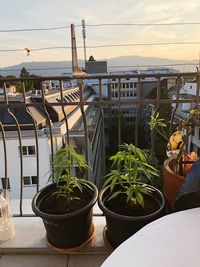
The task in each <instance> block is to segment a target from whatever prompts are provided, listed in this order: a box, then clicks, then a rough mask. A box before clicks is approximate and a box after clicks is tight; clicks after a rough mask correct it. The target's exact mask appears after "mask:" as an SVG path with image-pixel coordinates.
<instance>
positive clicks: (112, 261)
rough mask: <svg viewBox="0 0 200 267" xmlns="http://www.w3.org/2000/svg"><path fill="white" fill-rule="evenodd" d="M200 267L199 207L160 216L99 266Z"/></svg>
mask: <svg viewBox="0 0 200 267" xmlns="http://www.w3.org/2000/svg"><path fill="white" fill-rule="evenodd" d="M123 266H124V267H128V266H133V267H200V208H195V209H190V210H185V211H181V212H177V213H173V214H170V215H167V216H164V217H162V218H160V219H158V220H156V221H154V222H152V223H150V224H148V225H146V226H145V227H144V228H142V229H141V230H140V231H138V232H137V233H136V234H134V235H133V236H132V237H130V238H129V239H128V240H126V241H125V242H124V243H122V244H121V245H120V246H119V247H118V248H117V249H116V250H115V251H114V252H113V253H112V254H111V255H110V256H109V257H108V258H107V259H106V261H105V262H104V263H103V265H102V267H123Z"/></svg>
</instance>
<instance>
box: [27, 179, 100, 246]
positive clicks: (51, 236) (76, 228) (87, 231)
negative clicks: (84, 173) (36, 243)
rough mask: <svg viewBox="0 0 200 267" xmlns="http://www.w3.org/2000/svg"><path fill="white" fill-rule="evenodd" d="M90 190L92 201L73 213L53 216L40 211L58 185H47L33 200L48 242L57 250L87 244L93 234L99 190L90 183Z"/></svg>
mask: <svg viewBox="0 0 200 267" xmlns="http://www.w3.org/2000/svg"><path fill="white" fill-rule="evenodd" d="M88 183H89V185H90V187H91V188H92V189H90V188H87V187H86V188H85V189H84V190H88V191H89V192H90V193H91V201H90V202H89V203H88V204H87V205H86V206H84V207H83V208H81V209H79V210H77V211H74V212H72V213H67V214H62V215H53V214H47V213H44V212H42V211H41V210H40V206H41V203H42V201H43V200H44V199H45V197H46V196H48V195H49V194H50V193H51V192H54V191H55V188H56V183H53V184H51V185H47V186H46V187H44V188H43V189H42V190H40V191H39V192H38V193H37V194H36V195H35V196H34V198H33V200H32V209H33V211H34V213H35V214H36V215H37V216H39V217H41V218H42V219H43V222H44V226H45V228H46V236H47V240H48V242H49V243H50V244H52V245H53V246H55V247H57V248H74V247H77V246H80V245H81V244H83V243H84V242H86V241H87V240H88V239H89V238H90V237H91V235H92V233H93V223H92V215H93V209H92V208H93V206H94V204H95V202H96V201H97V197H98V190H97V188H96V186H95V185H94V184H92V183H91V182H88Z"/></svg>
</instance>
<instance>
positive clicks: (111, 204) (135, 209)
mask: <svg viewBox="0 0 200 267" xmlns="http://www.w3.org/2000/svg"><path fill="white" fill-rule="evenodd" d="M144 203H145V205H144V208H143V207H142V206H141V205H139V204H138V203H137V204H136V205H131V204H130V203H127V201H126V196H125V195H118V196H117V197H115V198H114V199H112V200H109V201H105V203H104V204H105V206H106V207H107V208H108V209H109V210H111V211H113V212H115V213H117V214H121V215H125V216H145V215H148V214H152V213H154V212H155V211H157V210H158V209H159V208H160V203H159V202H158V200H157V199H156V198H153V197H152V196H148V195H144Z"/></svg>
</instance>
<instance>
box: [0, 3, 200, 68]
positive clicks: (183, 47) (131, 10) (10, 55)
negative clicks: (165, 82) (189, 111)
mask: <svg viewBox="0 0 200 267" xmlns="http://www.w3.org/2000/svg"><path fill="white" fill-rule="evenodd" d="M1 10H2V14H1V19H0V21H1V27H0V40H1V44H0V51H1V52H0V56H1V60H0V67H6V66H11V65H15V64H19V63H21V62H32V61H56V60H58V61H59V60H71V50H70V46H71V40H70V28H69V26H70V24H71V23H74V24H75V25H77V27H76V37H77V46H78V47H82V46H83V39H82V27H81V26H80V25H81V21H82V19H85V23H86V46H87V47H91V46H93V47H94V46H100V47H98V48H97V47H96V48H87V58H89V56H90V55H91V54H92V55H93V56H94V58H95V59H104V58H112V57H117V56H129V55H141V56H146V57H147V56H148V57H162V58H169V59H174V60H176V59H183V60H195V59H198V58H199V50H200V32H199V26H200V19H199V14H200V2H199V0H191V1H182V0H168V1H167V2H164V1H163V0H148V1H145V0H140V1H139V0H125V1H119V0H110V1H109V2H108V1H106V0H101V1H98V2H97V1H95V2H94V1H92V0H85V1H81V0H77V1H65V0H57V1H53V0H43V1H40V0H34V1H30V0H26V1H25V0H20V1H11V0H7V1H3V2H2V3H1ZM180 23H186V24H184V25H183V24H182V25H180ZM187 23H188V24H187ZM190 23H191V24H190ZM194 23H196V24H194ZM198 23H199V24H198ZM100 24H115V25H100ZM117 24H143V25H117ZM144 24H145V25H144ZM147 24H148V25H147ZM155 24H162V25H155ZM166 24H168V25H166ZM175 24H176V25H175ZM178 24H179V25H178ZM95 25H96V26H95ZM97 25H98V26H97ZM54 27H65V28H61V29H56V30H48V31H44V30H40V31H35V30H32V31H14V32H9V30H17V29H21V30H24V29H38V28H40V29H46V28H54ZM66 27H68V28H66ZM194 42H196V44H180V43H194ZM152 43H153V44H156V43H168V44H169V43H170V44H169V45H167V44H166V45H145V44H152ZM172 43H179V44H176V45H175V44H172ZM113 44H114V45H116V46H112V47H108V46H107V45H113ZM121 44H125V45H126V44H141V45H135V46H132V45H130V46H118V45H121ZM142 44H143V45H142ZM104 45H105V46H106V47H101V46H104ZM50 47H68V48H62V49H59V48H58V49H42V50H36V51H31V52H30V55H29V56H27V53H26V51H25V50H24V48H28V49H40V48H50ZM2 50H21V51H16V52H9V51H7V52H2ZM78 58H79V59H83V58H84V53H83V49H82V48H80V49H78Z"/></svg>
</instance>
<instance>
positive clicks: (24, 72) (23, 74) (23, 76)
mask: <svg viewBox="0 0 200 267" xmlns="http://www.w3.org/2000/svg"><path fill="white" fill-rule="evenodd" d="M30 77H31V75H30V73H29V72H28V71H27V69H26V68H24V67H23V68H22V70H21V73H20V78H21V79H24V80H25V81H24V84H25V91H26V92H27V91H30V90H32V89H33V81H31V80H26V79H27V78H30Z"/></svg>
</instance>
